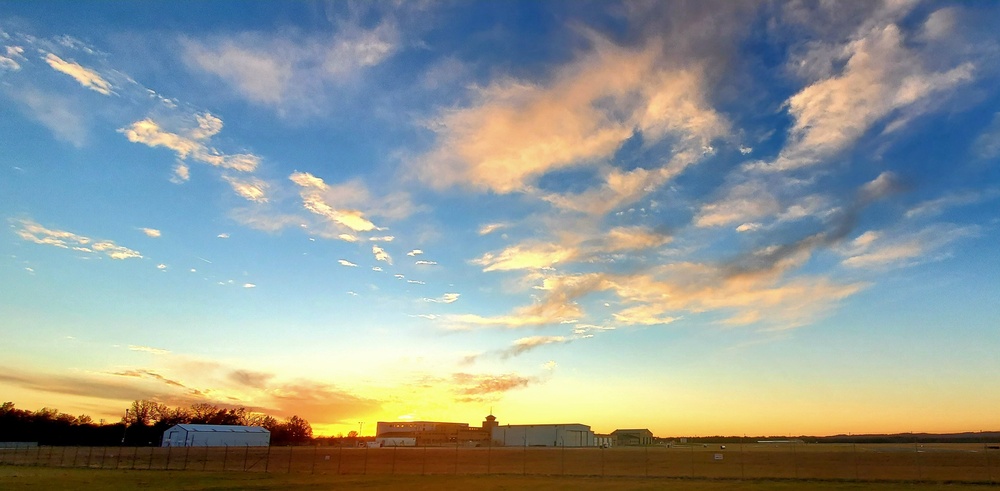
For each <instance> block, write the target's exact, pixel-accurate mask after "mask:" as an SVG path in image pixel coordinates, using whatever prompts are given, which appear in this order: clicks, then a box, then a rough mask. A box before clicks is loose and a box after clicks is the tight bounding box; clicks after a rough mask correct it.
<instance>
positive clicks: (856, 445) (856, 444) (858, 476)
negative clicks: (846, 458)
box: [851, 442, 861, 481]
mask: <svg viewBox="0 0 1000 491" xmlns="http://www.w3.org/2000/svg"><path fill="white" fill-rule="evenodd" d="M851 445H852V446H853V448H854V451H853V453H854V480H855V481H857V480H858V479H861V474H860V473H858V442H851Z"/></svg>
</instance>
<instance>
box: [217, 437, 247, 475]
mask: <svg viewBox="0 0 1000 491" xmlns="http://www.w3.org/2000/svg"><path fill="white" fill-rule="evenodd" d="M224 445H225V446H226V450H225V451H223V453H222V470H223V471H225V470H226V462H227V461H228V460H229V444H228V443H226V444H224ZM244 466H245V465H244Z"/></svg>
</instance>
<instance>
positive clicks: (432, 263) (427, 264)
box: [413, 260, 437, 266]
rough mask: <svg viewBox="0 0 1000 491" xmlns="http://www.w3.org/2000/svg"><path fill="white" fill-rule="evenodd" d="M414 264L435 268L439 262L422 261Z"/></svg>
mask: <svg viewBox="0 0 1000 491" xmlns="http://www.w3.org/2000/svg"><path fill="white" fill-rule="evenodd" d="M413 264H416V265H424V266H434V265H436V264H437V261H423V260H420V261H416V262H414V263H413Z"/></svg>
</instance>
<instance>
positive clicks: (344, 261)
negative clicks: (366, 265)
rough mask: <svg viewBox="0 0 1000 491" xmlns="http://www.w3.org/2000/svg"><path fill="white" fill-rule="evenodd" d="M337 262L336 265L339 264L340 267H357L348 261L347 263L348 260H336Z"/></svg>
mask: <svg viewBox="0 0 1000 491" xmlns="http://www.w3.org/2000/svg"><path fill="white" fill-rule="evenodd" d="M337 262H338V263H339V264H340V265H341V266H347V267H350V268H356V267H358V265H357V264H354V263H352V262H350V261H348V260H346V259H338V260H337Z"/></svg>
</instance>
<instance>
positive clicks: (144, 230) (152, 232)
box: [139, 228, 161, 238]
mask: <svg viewBox="0 0 1000 491" xmlns="http://www.w3.org/2000/svg"><path fill="white" fill-rule="evenodd" d="M139 230H142V233H144V234H146V235H147V236H148V237H153V238H157V237H159V236H160V235H161V234H160V231H159V230H157V229H155V228H140V229H139Z"/></svg>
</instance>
